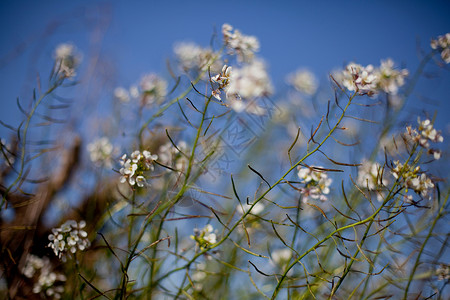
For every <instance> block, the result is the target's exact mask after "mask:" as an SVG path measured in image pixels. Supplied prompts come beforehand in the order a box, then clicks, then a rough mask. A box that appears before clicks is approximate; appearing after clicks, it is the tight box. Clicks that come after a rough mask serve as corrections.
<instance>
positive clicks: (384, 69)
mask: <svg viewBox="0 0 450 300" xmlns="http://www.w3.org/2000/svg"><path fill="white" fill-rule="evenodd" d="M375 73H376V77H377V78H378V88H379V89H381V90H383V91H384V92H386V93H388V94H392V95H396V94H397V92H398V89H399V87H401V86H403V85H404V84H405V78H406V77H407V76H408V75H409V72H408V70H407V69H403V70H396V69H394V61H393V60H392V59H390V58H389V59H386V60H381V65H380V67H379V68H378V69H377V70H376V71H375Z"/></svg>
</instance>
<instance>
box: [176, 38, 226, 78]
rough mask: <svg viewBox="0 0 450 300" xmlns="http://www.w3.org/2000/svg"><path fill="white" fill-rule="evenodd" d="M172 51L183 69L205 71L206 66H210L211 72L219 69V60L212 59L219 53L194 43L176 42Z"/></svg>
mask: <svg viewBox="0 0 450 300" xmlns="http://www.w3.org/2000/svg"><path fill="white" fill-rule="evenodd" d="M174 52H175V55H176V57H177V60H178V62H179V64H180V66H181V68H182V69H183V70H185V71H187V70H197V71H205V70H207V68H208V66H210V69H211V71H212V72H216V71H218V70H219V69H220V65H221V62H220V60H219V59H215V60H214V58H215V57H217V56H218V55H219V54H218V53H215V52H213V51H212V50H211V49H208V48H202V47H200V46H199V45H197V44H195V43H178V44H176V45H175V48H174Z"/></svg>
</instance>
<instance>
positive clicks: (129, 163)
mask: <svg viewBox="0 0 450 300" xmlns="http://www.w3.org/2000/svg"><path fill="white" fill-rule="evenodd" d="M157 159H158V155H155V154H151V153H150V151H147V150H144V151H142V152H141V151H139V150H136V151H133V153H131V155H130V158H128V159H127V155H126V154H124V155H123V156H122V157H121V158H120V161H119V162H120V165H121V166H122V168H120V170H119V172H120V174H121V175H122V176H121V177H120V182H121V183H125V182H128V183H129V184H130V185H131V186H134V185H137V186H138V187H147V186H149V185H150V184H149V183H148V182H147V181H146V178H145V176H144V175H145V173H146V172H148V171H153V170H154V161H155V160H157Z"/></svg>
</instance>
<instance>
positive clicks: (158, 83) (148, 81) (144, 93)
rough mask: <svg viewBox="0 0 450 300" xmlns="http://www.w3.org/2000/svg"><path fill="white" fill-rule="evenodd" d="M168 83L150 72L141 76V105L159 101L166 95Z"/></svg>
mask: <svg viewBox="0 0 450 300" xmlns="http://www.w3.org/2000/svg"><path fill="white" fill-rule="evenodd" d="M167 86H168V83H167V81H165V80H164V79H162V78H161V77H159V76H158V75H156V74H154V73H150V74H147V75H144V76H143V77H142V78H141V82H140V89H141V101H142V104H143V105H152V104H154V103H155V102H156V103H160V102H162V100H163V99H164V97H165V96H166V95H167Z"/></svg>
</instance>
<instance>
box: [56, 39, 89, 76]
mask: <svg viewBox="0 0 450 300" xmlns="http://www.w3.org/2000/svg"><path fill="white" fill-rule="evenodd" d="M53 57H54V58H55V61H56V67H55V68H56V71H58V72H62V73H63V75H64V76H65V77H74V76H75V75H76V72H75V70H76V68H77V67H78V65H79V64H80V63H81V60H82V55H81V54H80V53H78V51H77V49H76V48H75V46H74V45H72V44H70V43H63V44H59V45H58V46H57V47H56V49H55V52H54V55H53Z"/></svg>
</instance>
